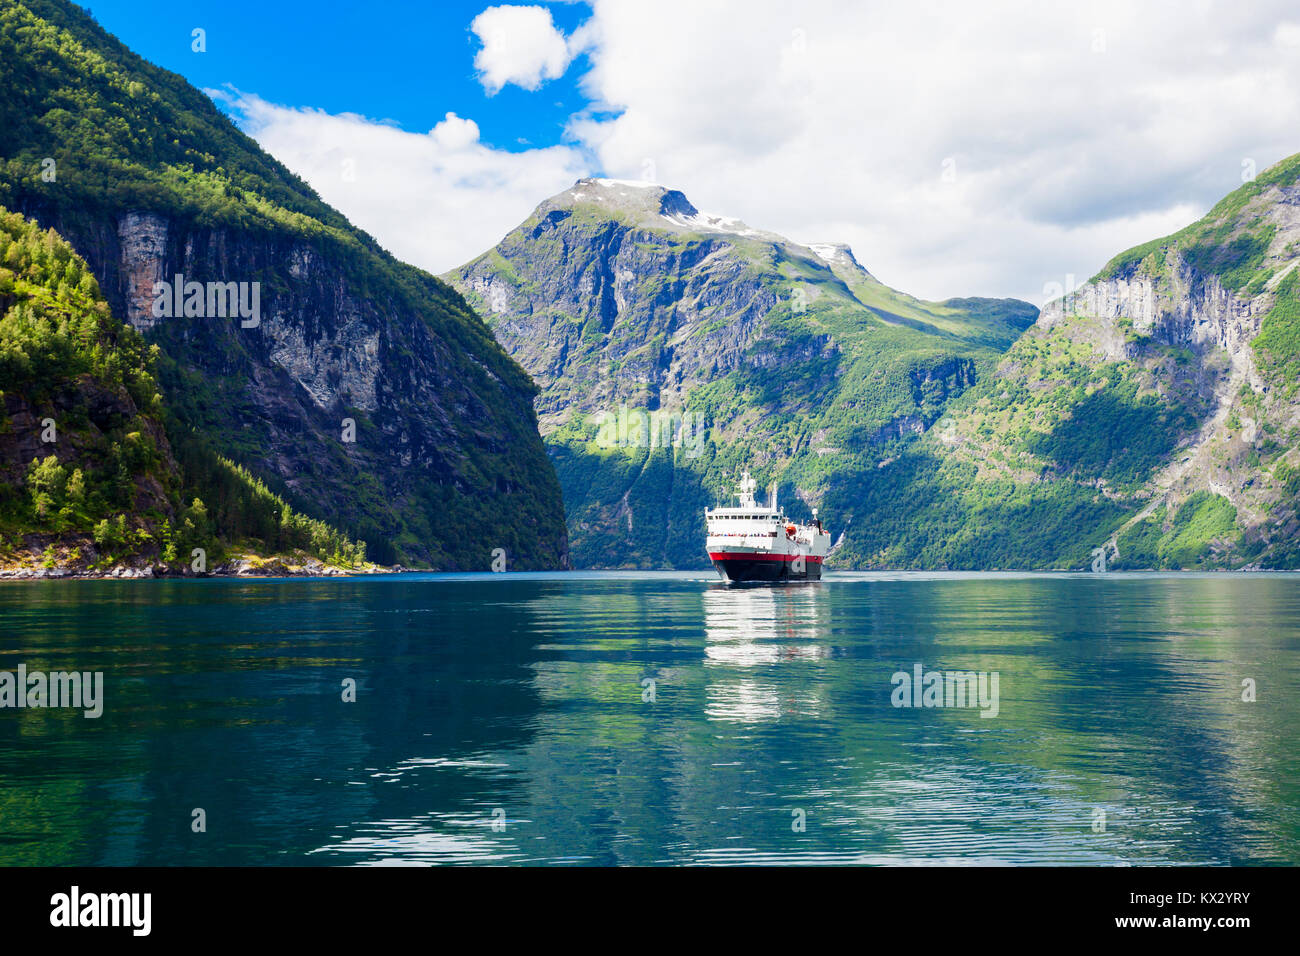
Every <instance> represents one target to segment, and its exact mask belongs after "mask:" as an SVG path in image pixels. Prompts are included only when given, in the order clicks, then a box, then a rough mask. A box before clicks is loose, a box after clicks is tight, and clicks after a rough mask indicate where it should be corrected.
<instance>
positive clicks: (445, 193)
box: [209, 91, 590, 273]
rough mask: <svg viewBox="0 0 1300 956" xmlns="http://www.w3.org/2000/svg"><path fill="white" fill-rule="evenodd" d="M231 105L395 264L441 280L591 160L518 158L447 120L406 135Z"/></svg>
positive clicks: (330, 118)
mask: <svg viewBox="0 0 1300 956" xmlns="http://www.w3.org/2000/svg"><path fill="white" fill-rule="evenodd" d="M209 93H210V94H212V95H214V96H217V97H220V98H222V99H224V100H225V101H226V102H228V103H229V104H230V105H231V106H232V107H233V108H234V109H235V110H236V111H237V112H238V113H240V114H241V115H242V117H243V121H244V122H243V125H244V127H245V128H246V129H247V130H248V132H249V134H250V135H252V136H253V137H254V138H256V139H257V141H258V142H259V143H261V145H262V146H263V148H265V149H266V150H267V151H268V152H269V153H271V154H272V155H273V156H275V157H276V158H277V159H279V160H280V161H281V162H282V163H284V164H285V165H286V166H288V167H289V169H291V170H292V171H293V172H295V173H297V174H298V175H299V176H301V177H302V178H303V179H305V180H307V182H309V183H311V185H312V186H313V187H314V188H315V189H316V191H317V192H318V193H320V195H321V198H322V199H324V200H325V201H326V202H327V203H329V204H330V205H332V206H334V207H335V208H336V209H338V210H339V211H341V212H342V213H343V214H344V215H346V216H347V217H348V218H349V219H350V220H352V222H353V223H355V224H356V225H357V226H359V227H361V228H362V229H364V230H365V231H366V232H368V233H370V234H371V235H372V236H374V237H375V238H376V239H377V240H379V242H380V243H381V244H382V245H383V246H384V247H385V248H386V249H388V250H389V251H390V252H392V253H393V254H394V255H395V256H397V257H398V258H399V259H403V260H405V261H406V262H410V263H413V264H415V265H418V266H420V267H421V268H424V269H427V270H429V271H430V272H434V273H439V272H444V271H446V270H447V269H450V268H452V267H454V266H457V265H460V264H461V263H463V262H465V261H467V260H469V259H471V258H473V257H474V256H476V255H478V254H479V253H480V252H483V251H485V250H487V249H489V248H491V247H492V246H493V245H495V244H496V243H497V242H498V241H500V239H501V237H502V236H503V235H505V233H507V232H508V231H510V230H511V229H513V228H514V227H515V226H517V225H518V224H519V223H520V222H522V221H523V220H524V219H525V218H526V217H527V216H528V214H529V213H530V212H531V211H532V210H533V207H534V206H536V205H537V203H538V202H539V201H540V200H541V199H543V198H545V197H546V196H550V195H552V194H554V193H556V192H559V191H560V190H561V189H564V188H566V187H568V186H570V185H572V184H573V181H574V180H575V179H577V178H579V177H580V176H583V175H585V174H586V172H587V169H588V166H589V162H590V159H589V157H584V156H583V154H582V153H581V152H580V151H579V150H578V149H576V148H571V147H567V146H553V147H550V148H548V149H532V150H527V151H524V152H520V153H511V152H507V151H505V150H498V149H492V148H491V147H488V146H485V145H483V144H482V143H481V142H479V129H478V125H477V124H476V123H475V122H474V121H473V120H470V119H464V118H462V117H459V116H457V115H456V114H455V113H448V114H447V115H446V117H445V118H444V119H442V120H441V121H440V122H439V123H438V124H437V125H436V126H434V127H433V129H432V130H430V131H429V132H428V133H427V134H426V133H409V132H406V131H404V130H401V129H398V128H396V127H394V126H391V125H388V124H385V123H380V122H376V121H374V120H370V119H367V118H365V117H363V116H357V115H355V114H352V113H343V114H339V115H331V114H329V113H325V112H323V111H321V110H314V109H295V108H290V107H286V106H277V105H275V104H273V103H268V102H266V101H265V100H262V99H260V98H258V97H256V96H252V95H248V94H243V93H220V92H214V91H209Z"/></svg>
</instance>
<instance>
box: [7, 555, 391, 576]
mask: <svg viewBox="0 0 1300 956" xmlns="http://www.w3.org/2000/svg"><path fill="white" fill-rule="evenodd" d="M410 570H411V569H410V568H405V567H403V566H402V565H400V564H399V565H394V566H393V567H384V566H383V565H378V564H376V565H368V566H366V567H362V568H342V567H338V566H336V565H331V564H325V563H324V562H323V561H316V560H310V561H306V562H304V563H302V564H287V563H285V562H284V561H282V560H279V559H271V560H269V561H253V560H250V559H247V558H239V559H236V560H232V561H226V562H223V563H221V564H218V565H216V566H215V567H214V568H213V569H212V570H211V571H207V572H204V573H202V574H200V573H197V572H194V571H191V570H190V569H189V568H188V567H185V568H182V569H177V568H171V567H168V566H167V565H165V564H153V563H149V562H144V563H139V564H120V565H117V566H115V567H112V568H87V567H57V566H56V567H52V568H47V567H42V566H32V565H9V566H5V567H0V581H15V580H16V581H30V580H44V579H51V578H54V579H81V580H93V579H103V578H109V579H118V580H126V579H139V578H293V577H353V576H356V575H362V574H397V573H401V572H404V571H410Z"/></svg>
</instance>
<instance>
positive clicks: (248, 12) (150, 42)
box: [84, 0, 591, 151]
mask: <svg viewBox="0 0 1300 956" xmlns="http://www.w3.org/2000/svg"><path fill="white" fill-rule="evenodd" d="M84 5H85V6H86V7H87V9H89V10H90V12H91V13H92V14H93V15H94V17H95V19H96V20H98V21H99V23H100V24H101V25H102V26H104V27H105V28H106V29H108V30H109V32H111V33H113V34H114V35H116V36H117V38H118V39H120V40H121V41H122V42H123V43H125V44H126V45H127V46H128V47H130V48H131V49H132V50H134V51H135V52H136V53H138V54H140V55H141V56H143V57H144V58H145V59H147V60H149V61H150V62H152V63H155V64H157V65H158V66H161V67H164V68H166V69H168V70H172V71H173V72H176V73H179V74H180V75H181V76H183V77H185V78H186V79H187V80H189V81H190V82H191V83H193V84H194V85H195V86H197V87H199V88H200V89H220V88H223V87H225V86H227V85H228V84H229V85H231V86H234V87H236V88H237V89H239V90H242V91H244V92H247V93H253V94H256V95H257V96H259V97H261V98H262V99H264V100H268V101H270V102H273V103H280V104H286V105H292V106H313V107H316V108H319V109H322V110H325V111H326V112H328V113H344V112H351V113H360V114H362V115H364V116H367V117H369V118H371V119H375V120H382V121H389V122H392V123H395V124H396V125H398V126H399V127H401V128H402V129H405V130H408V131H410V132H418V133H426V132H428V131H429V130H430V129H432V128H433V126H434V125H435V124H436V123H437V122H438V121H440V120H441V119H442V118H443V117H444V116H445V115H446V113H447V112H449V111H450V112H454V113H456V114H457V115H459V116H472V117H473V118H474V121H475V122H476V123H477V124H478V126H479V130H480V139H481V140H482V142H484V143H485V144H487V145H490V146H493V147H496V148H499V149H502V150H509V151H520V150H523V149H527V148H529V147H536V146H551V145H554V144H556V143H559V142H561V141H562V140H563V138H564V132H565V125H566V123H567V121H568V118H569V116H570V115H572V114H573V113H576V112H579V111H580V110H582V109H583V108H585V107H586V106H587V100H586V98H585V97H584V96H583V95H582V92H581V91H580V90H579V88H578V80H579V78H580V77H581V76H582V73H583V72H584V68H585V67H586V65H587V63H586V57H585V56H579V57H577V58H576V59H575V60H574V61H573V62H572V64H571V65H570V66H569V68H568V70H567V71H566V72H565V73H564V75H563V76H562V77H560V78H558V79H555V80H551V81H549V82H548V83H547V84H546V86H545V88H544V90H542V91H539V92H534V91H529V90H524V89H520V88H519V87H517V86H513V85H508V86H505V87H504V88H503V89H501V90H500V91H499V92H497V93H496V94H495V95H491V96H489V95H488V94H487V92H486V91H485V90H484V88H483V86H482V85H481V84H480V83H479V81H478V79H477V78H476V75H475V74H476V71H475V68H474V55H475V53H476V51H477V49H478V48H479V47H480V46H481V44H480V43H479V41H478V39H477V38H476V37H475V36H474V35H473V34H472V33H471V32H470V23H471V22H472V21H473V20H474V18H475V17H476V16H477V15H478V14H479V13H481V12H482V11H483V9H484V8H485V7H486V6H487V3H485V2H482V0H479V2H470V3H459V2H456V3H445V2H437V3H431V2H427V0H426V2H423V3H419V2H400V0H399V2H386V3H340V2H330V0H323V2H316V3H310V4H306V5H302V4H294V3H283V2H278V0H260V2H255V0H222V2H211V0H202V2H188V3H176V2H175V0H171V2H167V0H92V2H89V3H87V4H84ZM547 8H548V9H549V10H550V11H551V16H552V18H553V20H554V21H555V25H556V27H557V28H559V29H560V30H561V31H562V32H564V33H565V34H571V33H572V32H573V30H574V29H576V28H577V26H578V25H579V24H580V23H581V22H582V21H584V20H585V19H587V18H588V17H589V16H590V13H591V11H590V9H589V8H588V7H587V6H586V5H584V4H578V3H571V4H570V3H555V4H548V5H547ZM196 27H201V28H203V29H204V30H206V31H207V37H206V41H207V51H206V52H204V53H196V52H194V51H193V50H192V49H191V45H192V34H191V31H192V30H193V29H194V28H196ZM218 105H219V106H222V107H223V108H225V109H226V110H227V112H230V108H229V106H228V105H227V104H222V103H218ZM236 118H238V117H236Z"/></svg>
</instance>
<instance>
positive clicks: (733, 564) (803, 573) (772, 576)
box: [713, 558, 822, 584]
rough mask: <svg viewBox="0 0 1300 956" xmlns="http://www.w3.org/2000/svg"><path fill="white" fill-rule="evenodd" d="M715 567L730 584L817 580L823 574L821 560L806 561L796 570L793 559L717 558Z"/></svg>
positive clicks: (714, 561) (720, 575)
mask: <svg viewBox="0 0 1300 956" xmlns="http://www.w3.org/2000/svg"><path fill="white" fill-rule="evenodd" d="M713 569H714V570H715V571H717V572H718V577H720V578H722V580H724V581H726V582H727V583H728V584H784V583H787V582H793V581H817V580H820V579H821V576H822V565H821V562H820V561H806V562H804V563H803V567H802V569H799V570H796V568H795V564H794V562H793V561H766V560H749V559H746V558H721V559H719V558H715V559H714V560H713Z"/></svg>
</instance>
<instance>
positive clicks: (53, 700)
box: [0, 664, 104, 719]
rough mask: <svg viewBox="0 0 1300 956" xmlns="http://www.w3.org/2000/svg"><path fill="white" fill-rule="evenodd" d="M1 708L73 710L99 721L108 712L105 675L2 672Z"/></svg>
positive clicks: (20, 669)
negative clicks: (105, 698) (105, 696)
mask: <svg viewBox="0 0 1300 956" xmlns="http://www.w3.org/2000/svg"><path fill="white" fill-rule="evenodd" d="M0 707H31V708H37V707H73V708H76V709H78V710H81V711H83V716H85V717H90V718H92V719H93V718H95V717H98V716H100V715H101V714H102V713H103V712H104V672H103V671H93V672H92V671H82V672H78V671H51V672H50V673H48V674H46V673H45V672H43V671H30V672H29V671H28V670H27V665H26V664H19V665H18V670H17V671H16V672H14V671H0Z"/></svg>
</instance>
